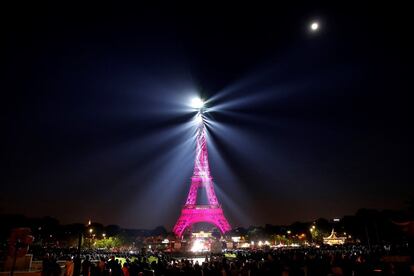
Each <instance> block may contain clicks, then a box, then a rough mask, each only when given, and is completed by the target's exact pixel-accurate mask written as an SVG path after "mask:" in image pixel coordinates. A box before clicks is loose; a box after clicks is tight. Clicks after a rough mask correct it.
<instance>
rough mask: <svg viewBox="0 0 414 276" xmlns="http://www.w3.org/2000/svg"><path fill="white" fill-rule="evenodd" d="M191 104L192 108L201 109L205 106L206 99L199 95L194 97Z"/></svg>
mask: <svg viewBox="0 0 414 276" xmlns="http://www.w3.org/2000/svg"><path fill="white" fill-rule="evenodd" d="M190 105H191V107H192V108H196V109H200V108H203V107H204V101H203V100H202V99H200V98H198V97H197V98H193V99H192V100H191V104H190Z"/></svg>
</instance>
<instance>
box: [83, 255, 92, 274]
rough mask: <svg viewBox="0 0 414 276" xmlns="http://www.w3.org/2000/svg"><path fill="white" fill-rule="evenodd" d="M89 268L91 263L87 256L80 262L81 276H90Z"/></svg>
mask: <svg viewBox="0 0 414 276" xmlns="http://www.w3.org/2000/svg"><path fill="white" fill-rule="evenodd" d="M90 266H91V262H90V261H89V256H86V257H85V260H84V261H83V262H82V275H83V276H89V275H90Z"/></svg>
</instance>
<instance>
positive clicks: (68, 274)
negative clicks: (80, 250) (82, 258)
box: [65, 257, 75, 276]
mask: <svg viewBox="0 0 414 276" xmlns="http://www.w3.org/2000/svg"><path fill="white" fill-rule="evenodd" d="M74 268H75V263H74V262H73V260H72V258H71V257H68V258H67V259H66V262H65V276H73V271H74Z"/></svg>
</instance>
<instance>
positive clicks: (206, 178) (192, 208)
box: [173, 99, 231, 237]
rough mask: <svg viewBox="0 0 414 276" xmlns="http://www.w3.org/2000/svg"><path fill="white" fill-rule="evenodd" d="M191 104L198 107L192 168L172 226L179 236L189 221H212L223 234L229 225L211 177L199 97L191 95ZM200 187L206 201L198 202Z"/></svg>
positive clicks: (202, 108)
mask: <svg viewBox="0 0 414 276" xmlns="http://www.w3.org/2000/svg"><path fill="white" fill-rule="evenodd" d="M192 106H193V107H194V108H196V109H197V110H198V113H197V115H196V119H197V135H196V155H195V160H194V171H193V176H192V177H191V186H190V191H189V192H188V196H187V200H186V202H185V204H184V206H183V208H182V209H181V215H180V217H179V218H178V220H177V222H176V224H175V226H174V228H173V232H174V233H175V234H176V235H177V236H179V237H182V235H183V233H184V231H185V230H186V229H187V228H188V227H190V226H191V225H193V224H195V223H199V222H207V223H210V224H213V225H215V226H216V227H217V228H218V229H219V230H220V231H221V233H223V234H224V233H226V232H228V231H229V230H231V227H230V224H229V223H228V221H227V219H226V218H225V216H224V213H223V210H222V209H221V205H220V204H219V202H218V200H217V196H216V193H215V191H214V184H213V178H212V177H211V174H210V166H209V163H208V151H207V139H206V129H205V124H204V119H203V113H204V103H203V101H202V100H201V99H194V100H193V101H192ZM200 190H201V191H204V192H205V194H206V197H207V204H199V202H198V194H199V191H200Z"/></svg>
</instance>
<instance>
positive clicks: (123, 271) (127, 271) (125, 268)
mask: <svg viewBox="0 0 414 276" xmlns="http://www.w3.org/2000/svg"><path fill="white" fill-rule="evenodd" d="M122 273H123V274H124V276H129V268H128V263H126V262H125V263H124V265H123V266H122Z"/></svg>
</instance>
